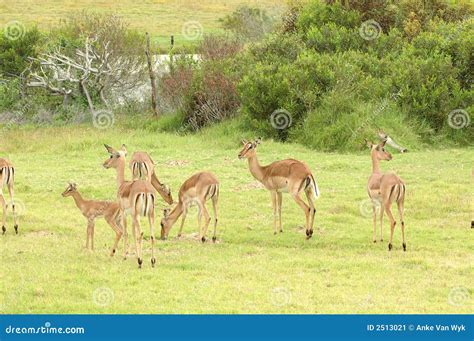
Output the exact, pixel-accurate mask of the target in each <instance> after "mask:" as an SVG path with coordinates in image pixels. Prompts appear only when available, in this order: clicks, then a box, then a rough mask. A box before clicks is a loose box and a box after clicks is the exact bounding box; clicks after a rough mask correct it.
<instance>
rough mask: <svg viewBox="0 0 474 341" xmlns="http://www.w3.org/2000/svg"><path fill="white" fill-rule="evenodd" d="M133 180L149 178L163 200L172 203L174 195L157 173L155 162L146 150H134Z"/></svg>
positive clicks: (131, 166) (130, 165) (130, 164)
mask: <svg viewBox="0 0 474 341" xmlns="http://www.w3.org/2000/svg"><path fill="white" fill-rule="evenodd" d="M129 167H130V170H131V171H132V178H133V180H147V181H148V182H149V183H151V184H152V185H153V187H155V189H156V190H157V192H158V193H159V194H160V195H161V197H162V198H163V200H164V201H165V202H166V203H168V204H169V205H171V204H172V203H173V197H172V195H171V190H170V188H169V187H168V186H167V185H165V184H163V183H161V182H160V180H159V179H158V177H157V176H156V173H155V162H154V161H153V160H152V158H151V157H150V155H149V154H148V153H146V152H134V153H133V155H132V158H131V159H130V163H129Z"/></svg>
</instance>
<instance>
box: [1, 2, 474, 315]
mask: <svg viewBox="0 0 474 341" xmlns="http://www.w3.org/2000/svg"><path fill="white" fill-rule="evenodd" d="M49 3H50V4H54V2H49ZM203 3H204V2H201V3H200V5H203ZM71 4H72V2H71ZM9 5H10V6H12V5H13V3H10V4H9ZM3 6H5V5H3ZM31 6H33V2H31ZM9 12H10V13H13V12H14V11H13V10H9ZM128 126H130V124H124V123H123V122H118V123H117V124H116V125H115V126H114V127H113V128H111V129H108V130H98V129H95V128H94V127H92V125H86V124H84V125H80V126H70V127H44V128H32V127H31V128H21V129H12V130H2V131H1V139H0V157H7V158H9V159H10V160H11V161H12V162H13V163H14V164H15V166H16V198H17V205H18V207H19V209H20V211H21V217H20V227H19V231H20V233H19V235H15V234H14V231H13V223H12V218H11V216H9V218H8V219H9V220H8V226H7V228H8V230H7V233H6V234H5V235H4V236H0V244H1V245H0V252H1V254H0V257H1V259H2V261H1V263H2V265H1V269H2V270H1V271H0V283H1V286H0V312H1V313H133V314H141V313H270V314H273V313H316V314H318V313H329V314H333V313H450V314H454V313H472V311H473V301H472V278H473V274H474V272H473V267H472V264H474V255H473V253H472V250H473V249H474V238H472V233H473V230H471V228H470V223H471V219H472V218H473V217H472V212H473V202H474V201H473V193H472V191H469V190H468V189H469V188H472V182H473V178H472V166H473V165H472V160H473V159H474V150H473V149H472V148H470V149H468V148H466V149H449V150H427V149H423V148H417V147H416V146H407V147H408V149H409V150H410V149H411V150H414V151H410V152H409V153H407V154H403V155H400V154H398V153H396V152H394V153H393V154H394V160H393V161H391V162H385V163H383V164H382V167H383V169H384V170H393V171H395V172H396V173H397V174H399V175H400V176H401V177H402V178H403V179H404V180H405V182H406V184H407V198H406V204H405V205H406V211H405V222H406V226H407V230H406V231H407V232H406V235H407V244H408V250H407V252H403V251H402V242H401V233H400V229H399V228H398V227H397V228H396V231H395V236H394V249H393V251H392V252H391V253H389V252H388V250H387V243H388V238H389V224H388V219H387V218H386V219H385V225H384V239H385V241H384V242H383V243H380V242H378V243H376V244H373V243H372V220H371V217H370V215H365V214H363V213H364V212H365V211H369V212H370V209H367V203H368V201H367V193H366V189H365V186H366V180H367V177H368V176H369V173H370V167H371V163H370V158H369V153H368V151H367V152H365V153H360V154H337V153H319V152H315V151H313V150H309V149H307V148H304V147H302V146H300V145H295V144H281V143H275V142H272V141H263V144H262V145H261V146H260V147H259V150H258V153H259V158H260V162H261V163H262V164H266V163H269V162H271V161H274V160H277V159H284V158H289V157H292V158H297V159H300V160H304V161H306V162H307V163H308V164H309V166H310V167H311V169H312V170H313V172H314V173H315V175H316V178H317V180H318V183H319V187H320V190H321V193H322V194H321V198H320V199H319V200H318V201H317V203H316V207H317V213H316V223H315V234H314V236H313V239H311V240H309V241H307V240H305V234H304V230H303V228H302V226H303V225H304V214H303V212H302V211H301V209H300V208H299V207H298V206H297V205H296V203H294V202H293V200H292V199H291V198H290V197H289V196H288V195H287V194H285V195H284V198H283V224H284V225H283V226H284V233H282V234H279V235H277V236H274V235H273V225H272V208H271V200H270V194H269V193H268V192H267V191H266V190H265V189H263V188H261V186H260V185H259V184H258V183H257V182H256V181H255V180H254V179H253V178H252V176H251V174H250V172H249V170H248V168H247V164H246V161H243V160H238V158H237V154H238V152H239V150H240V143H239V139H240V138H252V137H253V136H241V134H240V133H239V132H238V131H237V130H236V129H235V127H234V126H233V125H232V124H229V123H227V124H224V125H220V126H217V127H214V128H212V129H209V130H205V131H203V132H202V133H200V134H197V135H190V136H177V135H173V134H164V133H155V132H150V131H146V130H142V129H131V128H128ZM400 142H401V143H402V142H403V141H400ZM103 143H108V144H110V145H112V146H119V145H120V144H121V143H125V144H126V145H127V146H128V150H129V153H131V152H133V151H135V150H145V151H148V152H149V153H150V154H151V155H152V157H153V158H154V159H155V162H156V163H157V172H158V176H159V178H160V179H161V180H162V181H163V182H165V183H167V184H169V185H170V186H171V188H172V190H173V194H174V195H175V197H176V193H177V190H178V189H179V186H180V184H181V183H182V182H183V181H184V180H185V179H187V178H188V177H189V176H190V175H192V174H193V173H195V172H197V171H201V170H209V171H212V172H214V173H215V174H216V176H217V177H218V178H219V180H220V182H221V195H220V205H219V206H220V207H219V208H220V217H219V218H220V221H219V226H218V242H217V243H216V244H213V243H212V242H207V243H205V244H202V243H200V242H199V241H197V239H196V234H197V220H196V209H195V208H194V209H193V211H192V212H191V213H190V214H189V215H188V219H187V221H186V225H185V228H184V237H183V238H182V239H181V240H177V239H176V238H175V236H176V234H177V230H178V227H179V225H175V226H174V227H173V229H172V230H171V232H170V239H169V240H167V241H161V240H158V242H157V246H156V250H157V267H156V268H154V269H152V268H151V265H150V261H149V259H150V248H149V238H148V236H149V230H148V227H147V225H146V224H145V221H143V222H142V229H143V230H144V232H145V238H146V239H147V240H145V241H144V244H143V245H144V267H143V269H141V270H138V269H137V264H136V259H135V258H134V256H130V257H129V258H128V259H127V260H123V259H122V256H121V255H122V252H123V243H121V244H120V247H119V253H118V255H117V256H116V257H115V258H111V257H110V256H109V250H110V247H111V245H112V242H113V238H114V234H113V233H112V230H111V229H110V227H109V226H108V225H107V224H106V223H105V222H104V221H103V220H99V221H98V222H97V224H96V233H95V244H96V249H95V251H94V252H90V251H87V250H85V248H84V247H85V238H86V221H85V218H83V217H82V215H81V214H80V212H79V210H78V209H77V208H76V207H75V205H74V202H73V199H72V198H62V197H61V192H62V191H63V190H64V189H65V187H66V183H67V182H68V181H70V180H72V181H75V182H76V183H77V184H78V188H79V190H80V191H81V193H82V195H83V196H84V197H85V198H95V199H114V198H115V192H116V188H115V186H116V185H115V175H116V174H115V171H114V170H106V169H104V168H103V167H102V166H101V164H102V162H103V161H104V160H105V159H106V158H107V157H108V155H107V153H106V151H105V149H104V147H103ZM127 176H128V177H129V176H130V175H129V171H128V170H127ZM164 207H165V204H164V202H163V201H162V200H161V198H160V200H159V201H158V203H157V205H156V210H157V215H158V216H161V214H162V208H164ZM208 207H209V208H210V207H211V205H210V203H209V205H208ZM157 220H158V221H157V224H156V225H157V226H156V235H157V236H159V218H158V219H157ZM130 225H131V223H130V222H129V226H130ZM130 231H131V229H130V228H129V233H130ZM132 241H133V240H132Z"/></svg>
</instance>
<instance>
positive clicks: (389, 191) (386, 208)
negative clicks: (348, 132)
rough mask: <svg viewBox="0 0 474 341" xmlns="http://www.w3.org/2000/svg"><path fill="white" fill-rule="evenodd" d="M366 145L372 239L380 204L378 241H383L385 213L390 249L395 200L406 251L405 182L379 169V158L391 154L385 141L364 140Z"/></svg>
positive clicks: (390, 156) (389, 158)
mask: <svg viewBox="0 0 474 341" xmlns="http://www.w3.org/2000/svg"><path fill="white" fill-rule="evenodd" d="M366 143H367V146H368V147H369V148H370V153H371V157H372V174H371V175H370V177H369V181H368V183H367V192H368V193H369V197H370V199H371V200H372V203H373V206H372V212H373V221H374V233H373V241H374V243H375V242H376V230H377V217H376V216H377V206H378V205H380V241H383V234H382V226H383V214H384V212H386V213H387V215H388V218H389V219H390V242H389V244H388V250H389V251H391V250H392V241H393V231H394V230H395V224H396V222H395V219H394V218H393V214H392V210H391V206H392V203H393V202H394V201H395V202H396V203H397V206H398V213H399V214H400V224H401V226H402V240H403V244H402V245H403V251H406V249H407V244H406V243H405V222H404V221H403V205H404V202H405V184H404V183H403V181H402V179H400V178H399V177H398V176H397V175H395V174H393V173H386V174H383V173H382V172H381V171H380V160H387V161H390V160H391V159H392V155H391V154H390V153H388V152H387V151H385V148H384V147H385V143H386V141H385V140H384V141H382V142H380V143H379V144H373V143H371V142H368V141H366Z"/></svg>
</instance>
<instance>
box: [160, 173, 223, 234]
mask: <svg viewBox="0 0 474 341" xmlns="http://www.w3.org/2000/svg"><path fill="white" fill-rule="evenodd" d="M178 199H179V201H178V203H177V204H176V206H175V207H174V208H173V210H172V211H171V212H169V210H165V211H164V217H163V219H162V220H161V238H162V239H166V238H167V237H168V234H169V232H170V230H171V228H172V227H173V225H174V223H176V221H177V220H178V218H179V217H180V216H181V214H182V215H183V218H182V220H181V227H180V228H179V232H178V237H181V233H182V232H183V226H184V221H185V219H186V214H187V212H188V209H189V207H191V206H193V205H194V204H195V205H197V206H198V210H199V213H198V224H199V239H201V241H202V242H203V243H204V242H205V241H206V233H207V228H208V226H209V223H210V221H211V217H210V216H209V212H208V211H207V208H206V201H207V200H209V199H211V200H212V208H213V210H214V233H213V236H212V241H213V242H215V241H216V238H217V237H216V230H217V201H218V199H219V181H217V178H216V177H215V176H214V175H213V174H212V173H208V172H201V173H197V174H195V175H193V176H192V177H190V178H189V179H188V180H186V181H185V182H184V183H183V185H182V186H181V188H180V190H179V195H178ZM203 215H204V228H202V229H201V220H202V216H203Z"/></svg>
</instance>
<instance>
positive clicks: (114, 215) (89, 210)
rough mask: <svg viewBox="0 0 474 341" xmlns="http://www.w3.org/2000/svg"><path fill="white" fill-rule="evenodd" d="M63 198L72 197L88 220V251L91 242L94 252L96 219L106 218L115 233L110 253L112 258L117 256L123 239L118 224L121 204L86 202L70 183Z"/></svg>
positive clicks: (96, 201)
mask: <svg viewBox="0 0 474 341" xmlns="http://www.w3.org/2000/svg"><path fill="white" fill-rule="evenodd" d="M62 196H63V197H72V198H73V199H74V202H75V203H76V206H77V208H78V209H79V210H80V211H81V213H82V215H83V216H84V217H85V218H86V219H87V239H86V249H88V248H89V242H90V248H91V250H94V228H95V219H96V218H99V217H104V219H105V221H106V222H107V224H109V225H110V227H111V228H112V230H114V232H115V242H114V246H113V247H112V251H111V252H110V256H113V255H115V251H116V250H117V245H118V243H119V241H120V238H121V237H122V228H121V227H120V226H119V224H118V221H120V220H121V216H120V206H119V204H118V203H116V202H112V201H99V200H85V199H83V198H82V195H81V193H79V191H78V190H77V185H76V184H73V183H69V185H68V186H67V188H66V190H65V191H64V192H63V194H62Z"/></svg>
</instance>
